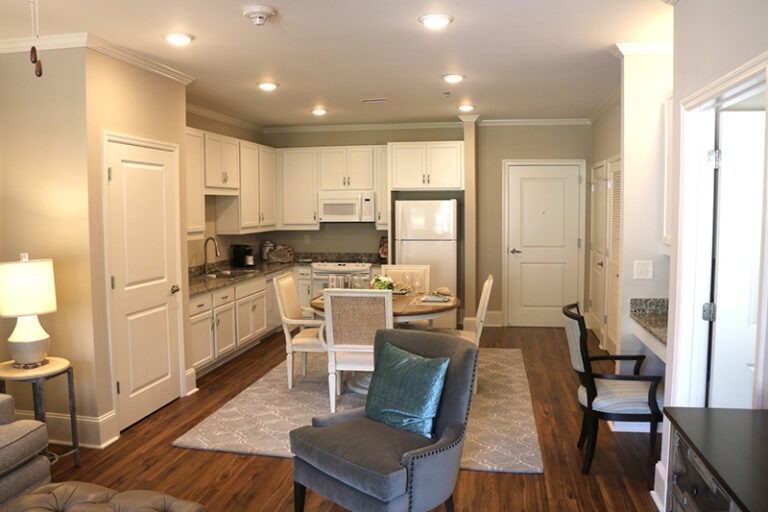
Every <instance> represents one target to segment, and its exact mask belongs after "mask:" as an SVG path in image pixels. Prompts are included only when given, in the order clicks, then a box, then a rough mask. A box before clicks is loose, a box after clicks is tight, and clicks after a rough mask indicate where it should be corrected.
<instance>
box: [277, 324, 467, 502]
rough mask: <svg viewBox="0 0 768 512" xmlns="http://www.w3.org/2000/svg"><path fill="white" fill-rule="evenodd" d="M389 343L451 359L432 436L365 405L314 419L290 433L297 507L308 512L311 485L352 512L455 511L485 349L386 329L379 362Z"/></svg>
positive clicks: (379, 344)
mask: <svg viewBox="0 0 768 512" xmlns="http://www.w3.org/2000/svg"><path fill="white" fill-rule="evenodd" d="M387 343H388V344H390V345H393V346H395V347H399V348H400V349H403V350H405V351H407V352H410V353H412V354H417V355H419V356H422V357H425V358H430V359H433V358H440V357H448V358H449V359H450V361H449V362H448V367H447V370H446V371H445V381H444V385H443V388H442V394H441V395H440V399H439V405H438V407H437V415H436V416H435V418H434V423H433V429H432V437H431V438H429V437H424V436H422V435H419V434H417V433H413V432H410V431H407V430H403V429H401V428H395V427H392V426H390V425H387V424H385V423H382V422H379V421H374V420H372V419H370V418H369V417H368V416H367V415H366V410H365V408H360V409H354V410H351V411H344V412H342V413H339V414H336V415H333V416H329V417H325V418H314V419H313V420H312V426H306V427H301V428H298V429H295V430H293V431H291V433H290V438H291V451H292V452H293V454H294V458H293V480H294V498H295V510H297V511H302V510H303V509H304V497H305V493H306V488H307V487H309V488H310V489H312V490H314V491H316V492H317V493H319V494H321V495H323V496H325V497H326V498H328V499H329V500H331V501H334V502H335V503H338V504H339V505H341V506H343V507H345V508H347V509H349V510H352V511H365V512H379V511H409V512H411V511H412V512H417V511H427V510H431V509H433V508H435V507H437V506H439V505H440V504H442V503H444V504H445V506H446V509H447V510H449V511H452V510H453V489H454V487H455V485H456V480H457V478H458V474H459V464H460V462H461V452H462V449H463V447H464V432H465V429H466V425H467V416H468V415H469V405H470V399H471V396H472V384H473V382H474V375H475V369H476V365H477V353H478V349H477V347H475V346H474V345H473V344H472V343H469V342H467V341H465V340H463V339H461V338H459V337H457V336H450V335H447V334H440V333H434V332H428V331H411V330H403V329H394V330H392V329H383V330H380V331H378V332H377V334H376V340H375V349H374V350H375V352H374V354H375V359H376V360H377V361H378V360H379V359H380V358H381V357H382V356H381V355H382V353H383V347H384V346H385V344H387ZM376 371H377V372H378V371H379V368H378V367H377V370H376ZM376 378H377V376H376V375H374V379H373V380H374V381H375V380H376ZM373 385H374V384H373V382H372V386H373ZM368 401H369V403H370V402H371V395H370V394H369V397H368Z"/></svg>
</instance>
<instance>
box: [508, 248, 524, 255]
mask: <svg viewBox="0 0 768 512" xmlns="http://www.w3.org/2000/svg"><path fill="white" fill-rule="evenodd" d="M509 252H510V253H512V254H523V251H518V250H517V249H512V250H511V251H509Z"/></svg>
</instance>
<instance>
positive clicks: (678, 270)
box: [668, 53, 768, 408]
mask: <svg viewBox="0 0 768 512" xmlns="http://www.w3.org/2000/svg"><path fill="white" fill-rule="evenodd" d="M767 77H768V53H767V54H763V55H760V56H759V57H757V58H756V59H754V60H753V61H750V62H748V63H747V64H745V65H743V66H741V67H740V68H738V69H736V70H734V71H733V72H731V73H729V74H727V75H726V76H724V77H722V78H721V79H719V80H717V81H716V82H714V83H712V84H711V85H709V86H707V87H705V88H704V89H702V90H700V91H698V92H696V93H694V94H692V95H691V96H689V97H687V98H685V99H683V100H682V101H681V103H680V106H681V108H680V134H681V137H680V140H681V144H680V160H679V161H680V170H679V176H678V178H679V179H678V187H677V190H678V198H679V204H678V209H677V214H678V217H677V227H676V235H677V247H676V251H674V252H673V254H672V264H673V266H672V268H673V274H672V275H671V276H670V277H671V282H672V290H671V291H672V292H673V296H674V302H673V303H672V304H670V312H669V313H670V318H669V326H670V333H669V338H670V340H671V341H672V342H673V344H672V347H673V350H672V352H673V354H672V359H671V363H672V365H671V375H668V379H669V380H671V382H672V386H671V388H672V393H671V395H672V396H671V400H670V403H671V405H680V406H702V405H703V404H704V396H705V390H706V375H705V372H706V360H707V335H708V332H707V323H706V322H704V321H702V320H701V307H702V304H704V303H705V302H708V301H709V286H710V274H709V273H710V270H711V259H710V258H711V242H712V225H711V218H712V206H711V205H712V201H713V197H712V190H711V188H712V187H711V186H708V185H709V184H710V181H711V180H710V173H707V172H705V171H707V169H709V168H711V167H712V164H711V163H709V162H708V161H707V158H706V155H707V151H708V150H710V149H712V145H713V144H714V108H713V107H714V106H715V105H716V104H718V103H721V102H722V101H724V100H726V99H727V98H728V97H734V98H735V97H738V95H739V94H740V91H746V90H747V89H749V88H750V87H751V86H753V85H754V84H756V83H759V82H761V81H766V78H767ZM766 104H768V94H767V98H766ZM767 138H768V135H767ZM766 147H767V148H768V145H766ZM766 162H768V158H767V159H766ZM765 172H766V171H765V170H764V173H765ZM763 203H764V204H768V180H765V184H764V188H763ZM708 205H709V206H708ZM766 211H768V209H766V208H765V207H764V208H763V214H762V243H761V256H760V262H761V269H760V279H759V288H760V292H759V299H758V311H757V317H758V318H757V332H758V334H757V339H758V344H757V348H756V352H757V353H756V357H755V392H754V397H753V407H754V408H764V407H765V406H766V404H768V381H766V378H765V377H766V369H767V368H768V352H767V351H766V336H768V272H767V271H766V270H767V269H768V222H766ZM702 218H704V219H706V222H700V219H702ZM668 362H670V361H668Z"/></svg>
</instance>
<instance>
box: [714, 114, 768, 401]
mask: <svg viewBox="0 0 768 512" xmlns="http://www.w3.org/2000/svg"><path fill="white" fill-rule="evenodd" d="M718 133H719V147H720V151H721V155H722V159H721V163H720V169H719V172H718V185H717V220H716V222H717V227H716V229H715V232H716V233H717V235H716V240H717V248H716V258H715V261H716V272H715V276H716V277H715V284H714V291H715V304H716V308H717V309H716V313H715V321H714V323H713V335H712V348H711V361H712V362H711V373H710V393H709V405H710V406H712V407H738V408H751V407H752V396H753V390H754V383H755V373H754V369H755V351H756V344H757V318H758V313H757V310H758V297H759V291H760V290H759V284H760V245H761V233H762V209H763V200H762V199H763V197H762V196H763V168H764V157H763V155H764V149H765V144H764V140H765V112H764V111H753V112H740V111H736V112H721V113H720V115H719V130H718Z"/></svg>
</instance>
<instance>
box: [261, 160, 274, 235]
mask: <svg viewBox="0 0 768 512" xmlns="http://www.w3.org/2000/svg"><path fill="white" fill-rule="evenodd" d="M276 180H277V152H276V151H275V149H274V148H270V147H268V146H259V212H260V217H259V227H260V228H261V230H262V231H265V230H268V229H269V228H274V227H275V226H277V208H276V206H277V204H276V201H275V197H276V195H277V194H276V193H277V186H276Z"/></svg>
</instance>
